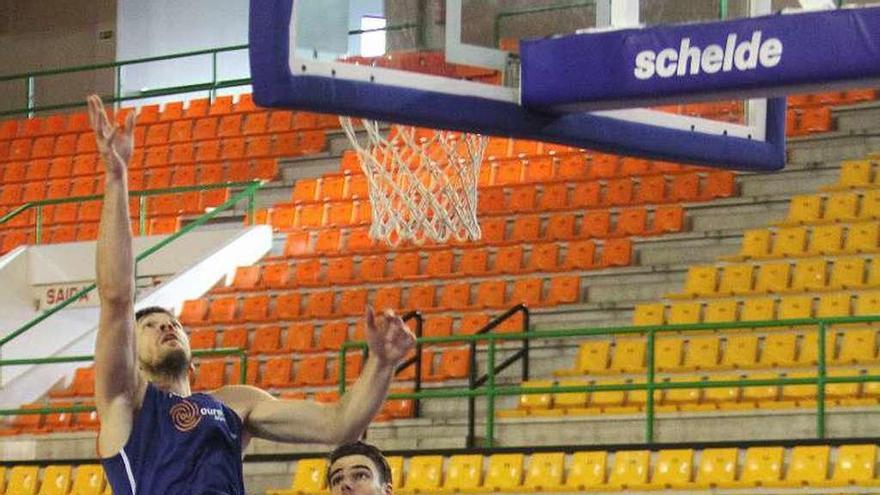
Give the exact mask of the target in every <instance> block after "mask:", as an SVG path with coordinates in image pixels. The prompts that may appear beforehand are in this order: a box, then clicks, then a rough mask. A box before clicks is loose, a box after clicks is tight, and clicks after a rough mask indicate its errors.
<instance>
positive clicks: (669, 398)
mask: <svg viewBox="0 0 880 495" xmlns="http://www.w3.org/2000/svg"><path fill="white" fill-rule="evenodd" d="M701 381H703V380H702V378H701V377H699V376H696V375H689V376H676V377H672V378H670V379H669V382H670V383H683V382H701ZM701 393H702V392H701V389H699V388H670V389H667V390H666V393H665V394H664V395H663V402H664V403H665V404H675V405H679V406H680V405H684V404H686V405H694V404H697V403H699V402H700V395H701Z"/></svg>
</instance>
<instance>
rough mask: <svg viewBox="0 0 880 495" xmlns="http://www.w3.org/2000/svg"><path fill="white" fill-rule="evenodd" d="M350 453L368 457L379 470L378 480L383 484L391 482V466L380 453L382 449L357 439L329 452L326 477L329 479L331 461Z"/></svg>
mask: <svg viewBox="0 0 880 495" xmlns="http://www.w3.org/2000/svg"><path fill="white" fill-rule="evenodd" d="M350 455H362V456H365V457H367V458H369V459H370V460H371V461H373V464H374V465H375V466H376V470H377V471H378V472H379V478H380V479H379V482H380V483H382V484H383V485H384V484H386V483H391V466H390V465H388V460H387V459H385V456H384V455H382V451H380V450H379V449H377V448H376V447H374V446H373V445H370V444H368V443H365V442H361V441H357V442H351V443H346V444H342V445H340V446H339V447H336V449H334V450H333V452H330V456H329V461H330V462H328V463H327V479H328V480H329V479H330V467H331V466H333V463H334V462H336V461H337V460H338V459H341V458H343V457H348V456H350Z"/></svg>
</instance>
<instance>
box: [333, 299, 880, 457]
mask: <svg viewBox="0 0 880 495" xmlns="http://www.w3.org/2000/svg"><path fill="white" fill-rule="evenodd" d="M877 321H880V315H871V316H848V317H834V318H803V319H790V320H769V321H741V322H730V323H720V324H719V323H698V324H680V325H650V326H628V327H625V326H620V327H607V328H583V329H572V330H548V331H541V332H528V333H497V334H496V333H487V334H479V335H453V336H448V337H424V338H420V339H418V342H420V343H421V344H422V345H430V344H450V343H469V342H485V343H487V344H488V348H487V357H486V359H487V364H486V368H487V372H488V374H489V379H488V380H487V383H486V384H485V386H477V387H473V388H454V389H439V390H438V389H434V390H422V391H420V392H410V393H395V394H390V395H389V396H388V398H389V399H420V400H421V399H460V398H467V397H485V398H486V399H487V408H486V423H485V427H486V438H485V442H486V446H487V447H492V446H493V445H494V440H495V439H494V435H495V414H494V410H495V399H496V397H500V396H510V395H529V394H557V393H576V392H578V393H580V392H588V393H589V392H610V391H645V392H646V397H645V441H646V443H653V441H654V422H655V419H656V417H655V405H654V391H658V390H671V389H704V388H726V387H761V386H785V385H816V386H817V393H816V401H817V405H816V437H817V438H820V439H821V438H824V437H825V434H826V430H825V427H826V424H825V421H826V417H825V416H826V404H825V401H826V398H825V386H826V384H842V383H867V382H878V381H880V375H863V376H840V377H831V376H828V374H827V359H828V357H827V356H826V352H825V341H826V333H827V331H828V327H829V326H831V325H838V324H841V325H843V324H857V323H872V322H877ZM804 326H816V327H817V329H818V338H817V345H818V346H819V349H818V352H817V365H816V369H817V375H816V377H807V378H775V379H760V380H758V379H752V380H725V381H721V380H717V381H714V380H713V381H690V382H657V381H656V375H655V373H656V369H655V368H656V363H655V352H654V351H655V349H654V347H655V344H656V334H657V333H668V332H685V333H687V332H699V331H706V330H720V329H730V330H733V329H738V328H750V329H751V328H754V329H759V328H777V327H804ZM618 334H621V335H628V334H640V335H645V336H646V338H647V344H646V370H645V375H644V378H634V380H635V382H633V383H626V384H607V385H579V386H574V385H570V386H563V385H555V386H551V387H522V386H503V387H499V386H497V385H496V383H495V373H494V372H493V370H494V365H495V360H496V354H497V348H496V346H497V345H498V343H499V342H504V341H513V340H523V339H535V338H537V339H563V338H572V337H590V336H593V337H595V336H607V335H618ZM364 348H366V344H365V343H363V342H346V343H344V344H343V345H342V347H341V348H340V350H339V359H340V363H344V360H345V354H346V352H347V350H348V349H364ZM340 371H343V369H342V366H340ZM338 379H339V380H341V383H342V382H344V375H341V374H340V375H339V376H338Z"/></svg>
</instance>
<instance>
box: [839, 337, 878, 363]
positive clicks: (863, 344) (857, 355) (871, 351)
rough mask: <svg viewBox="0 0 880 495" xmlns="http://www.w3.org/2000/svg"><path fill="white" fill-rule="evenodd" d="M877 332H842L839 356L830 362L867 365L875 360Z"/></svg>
mask: <svg viewBox="0 0 880 495" xmlns="http://www.w3.org/2000/svg"><path fill="white" fill-rule="evenodd" d="M876 350H877V331H876V330H874V329H871V328H866V329H852V330H846V331H844V332H843V344H841V345H840V354H839V355H838V356H837V358H836V359H833V360H832V361H833V362H835V363H839V364H868V363H873V362H875V361H876V360H877V355H876Z"/></svg>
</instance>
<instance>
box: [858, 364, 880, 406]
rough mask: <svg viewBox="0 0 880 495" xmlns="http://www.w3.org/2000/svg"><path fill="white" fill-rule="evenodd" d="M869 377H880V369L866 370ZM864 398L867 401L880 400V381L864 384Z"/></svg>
mask: <svg viewBox="0 0 880 495" xmlns="http://www.w3.org/2000/svg"><path fill="white" fill-rule="evenodd" d="M865 374H866V375H868V376H880V368H868V369H867V370H865ZM862 397H863V398H865V399H873V400H878V399H880V381H877V382H865V383H863V384H862Z"/></svg>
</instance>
